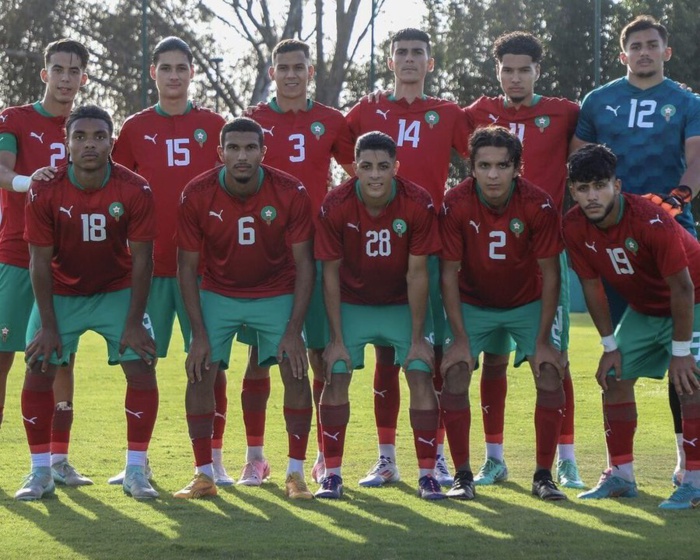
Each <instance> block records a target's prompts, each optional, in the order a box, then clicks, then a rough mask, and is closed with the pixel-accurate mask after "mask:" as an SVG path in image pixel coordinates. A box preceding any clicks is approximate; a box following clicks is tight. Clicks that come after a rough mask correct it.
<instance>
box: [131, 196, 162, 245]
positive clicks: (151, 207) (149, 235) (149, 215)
mask: <svg viewBox="0 0 700 560" xmlns="http://www.w3.org/2000/svg"><path fill="white" fill-rule="evenodd" d="M155 238H156V209H155V203H154V201H153V193H152V191H151V188H150V187H149V186H148V185H146V184H145V182H144V186H143V187H142V188H141V189H140V190H139V191H138V192H137V193H135V194H134V196H133V198H132V209H131V219H130V220H129V228H128V231H127V239H129V241H151V240H153V239H155Z"/></svg>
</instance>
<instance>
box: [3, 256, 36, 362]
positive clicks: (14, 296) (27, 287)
mask: <svg viewBox="0 0 700 560" xmlns="http://www.w3.org/2000/svg"><path fill="white" fill-rule="evenodd" d="M33 305H34V292H33V291H32V283H31V280H30V278H29V270H27V269H26V268H20V267H18V266H12V265H9V264H0V352H23V351H24V349H25V347H26V344H25V342H26V337H27V324H28V323H29V316H30V315H31V312H32V306H33Z"/></svg>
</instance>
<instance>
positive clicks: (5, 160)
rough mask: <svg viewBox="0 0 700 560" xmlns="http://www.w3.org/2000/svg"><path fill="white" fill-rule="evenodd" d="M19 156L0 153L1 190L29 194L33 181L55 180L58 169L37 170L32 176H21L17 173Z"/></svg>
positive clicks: (45, 168)
mask: <svg viewBox="0 0 700 560" xmlns="http://www.w3.org/2000/svg"><path fill="white" fill-rule="evenodd" d="M16 163H17V154H16V153H14V152H8V151H2V152H0V188H2V189H5V190H6V191H15V192H27V191H28V190H29V184H30V183H31V182H32V181H48V180H49V179H53V176H54V174H55V173H56V168H55V167H51V166H47V167H42V168H40V169H37V170H36V171H34V173H32V174H31V175H20V174H19V173H16V172H15V170H14V169H15V164H16Z"/></svg>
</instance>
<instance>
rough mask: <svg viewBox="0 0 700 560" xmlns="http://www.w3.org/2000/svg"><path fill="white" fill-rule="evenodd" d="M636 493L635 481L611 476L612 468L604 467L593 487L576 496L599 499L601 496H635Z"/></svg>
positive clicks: (585, 498) (584, 498)
mask: <svg viewBox="0 0 700 560" xmlns="http://www.w3.org/2000/svg"><path fill="white" fill-rule="evenodd" d="M638 495H639V493H638V492H637V483H636V482H630V481H629V480H625V479H624V478H621V477H619V476H613V474H612V470H610V469H605V470H604V471H603V474H602V476H601V477H600V480H599V481H598V484H596V486H595V488H592V489H591V490H588V491H587V492H581V493H580V494H579V495H578V497H579V498H581V499H582V500H600V499H602V498H636V497H637V496H638Z"/></svg>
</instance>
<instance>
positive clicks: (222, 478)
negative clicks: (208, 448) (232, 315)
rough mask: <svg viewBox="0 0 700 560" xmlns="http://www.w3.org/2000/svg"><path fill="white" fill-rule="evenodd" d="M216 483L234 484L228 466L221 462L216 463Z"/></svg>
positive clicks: (219, 484) (221, 484)
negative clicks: (227, 469) (227, 470)
mask: <svg viewBox="0 0 700 560" xmlns="http://www.w3.org/2000/svg"><path fill="white" fill-rule="evenodd" d="M214 483H215V484H216V485H217V486H233V485H234V484H235V480H233V479H232V478H231V477H230V476H229V475H228V473H227V472H226V467H224V465H223V464H221V463H214Z"/></svg>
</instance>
